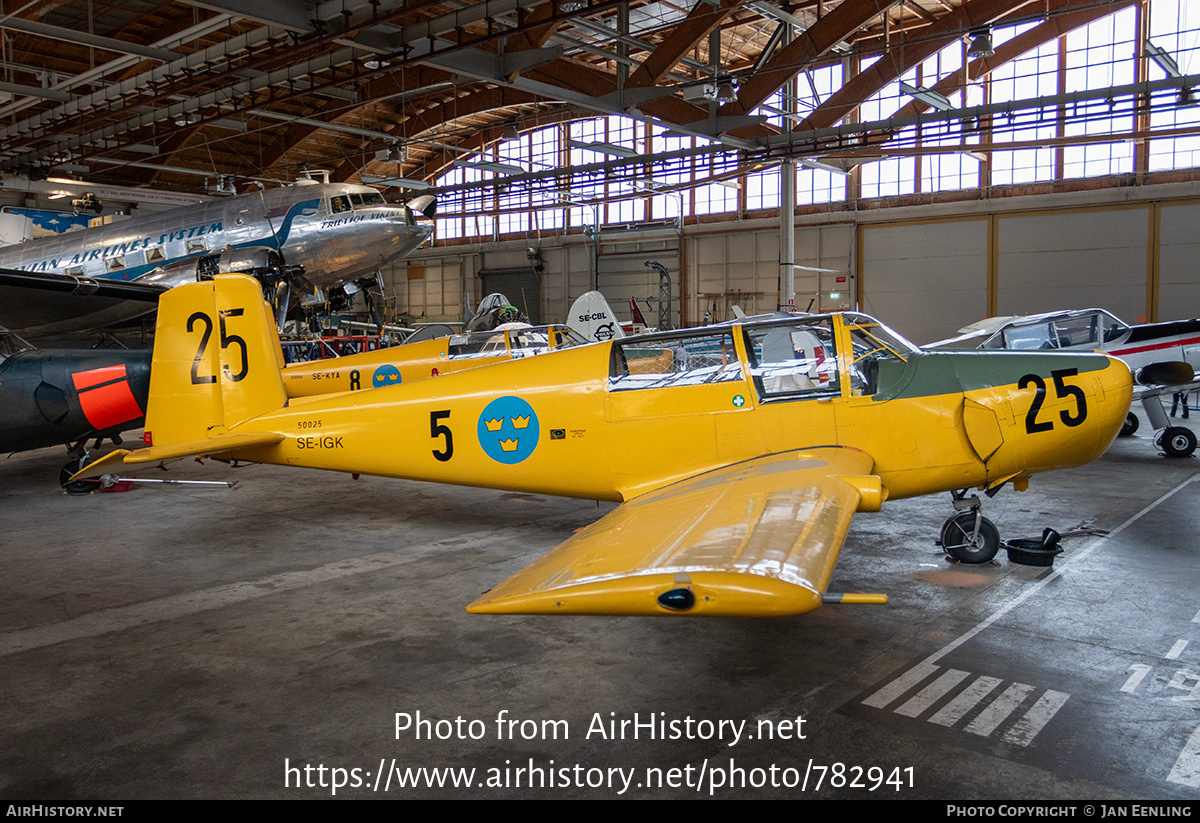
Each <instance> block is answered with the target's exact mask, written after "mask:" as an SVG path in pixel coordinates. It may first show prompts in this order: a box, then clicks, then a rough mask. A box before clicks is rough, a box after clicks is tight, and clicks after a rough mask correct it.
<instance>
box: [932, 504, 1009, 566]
mask: <svg viewBox="0 0 1200 823" xmlns="http://www.w3.org/2000/svg"><path fill="white" fill-rule="evenodd" d="M974 534H975V512H963V513H961V514H956V515H954V516H953V517H951V518H950V519H949V520H947V521H946V523H945V525H943V526H942V549H943V550H944V551H945V552H946V554H948V555H950V556H951V557H953V558H954V559H955V560H957V561H958V562H959V563H973V564H979V563H987V562H988V561H990V560H991V559H992V558H993V557H995V556H996V552H998V551H999V550H1000V531H999V529H997V528H996V524H995V523H993V522H992V521H991V520H988V519H987V518H986V517H983V518H981V519H980V521H979V537H978V538H975V539H972V537H973V535H974Z"/></svg>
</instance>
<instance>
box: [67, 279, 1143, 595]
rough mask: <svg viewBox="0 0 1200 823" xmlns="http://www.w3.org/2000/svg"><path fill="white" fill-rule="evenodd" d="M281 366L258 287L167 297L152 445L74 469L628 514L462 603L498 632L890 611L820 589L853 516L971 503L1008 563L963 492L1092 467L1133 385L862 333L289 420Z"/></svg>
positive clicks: (589, 360) (405, 398)
mask: <svg viewBox="0 0 1200 823" xmlns="http://www.w3.org/2000/svg"><path fill="white" fill-rule="evenodd" d="M281 366H282V355H281V353H280V348H279V343H278V340H277V339H276V337H275V332H274V321H273V319H272V317H271V313H270V310H269V309H268V308H267V307H266V305H265V304H264V302H263V299H262V291H261V287H260V286H259V284H258V283H257V282H256V281H254V280H253V279H251V278H248V277H244V276H241V275H226V276H218V277H216V278H215V279H214V280H212V281H206V282H199V283H194V284H189V285H186V286H181V287H178V288H175V289H172V290H171V291H169V292H167V293H166V294H164V295H163V297H162V298H161V300H160V304H159V312H158V331H157V335H156V339H155V348H154V363H153V369H152V373H151V386H150V399H149V410H148V412H147V415H146V417H147V425H146V434H145V442H146V447H145V448H141V449H138V450H136V451H125V450H118V451H114V452H112V453H110V454H109V455H107V456H106V457H105V458H102V459H101V460H99V461H97V462H96V463H94V464H92V466H90V467H89V468H88V469H86V470H85V471H84V472H81V473H80V474H95V473H97V472H98V471H100V470H101V469H102V468H103V467H104V466H105V465H107V464H109V463H111V462H114V461H119V460H124V462H125V463H131V464H144V463H158V462H160V461H164V460H173V459H178V458H184V457H188V456H193V455H210V456H214V457H216V458H218V459H222V460H238V461H252V462H262V463H273V464H279V465H285V466H306V467H310V468H319V469H330V470H334V471H342V472H360V473H364V474H376V475H385V476H390V477H404V478H410V479H416V480H429V481H435V482H441V483H457V484H462V485H474V486H487V487H492V488H501V489H511V490H515V491H524V492H534V493H545V494H558V495H568V496H573V497H581V498H594V499H600V500H610V501H614V502H617V503H619V504H620V505H618V506H617V507H616V508H615V509H614V510H613V511H612V512H610V513H609V514H608V515H606V516H605V517H602V518H601V519H600V520H598V521H597V522H596V523H594V524H593V525H591V526H589V527H588V528H586V529H583V530H581V531H579V532H578V533H576V534H575V535H574V536H573V537H571V538H570V539H568V540H567V541H566V542H565V543H563V544H562V545H560V546H559V547H558V548H556V549H555V550H553V551H552V552H550V553H549V554H547V555H545V556H544V557H542V558H540V559H539V560H537V561H536V562H534V563H533V564H531V565H530V566H528V567H526V568H525V569H523V570H522V571H520V572H518V573H517V574H516V575H514V576H513V577H512V578H510V579H509V580H507V581H505V582H503V583H501V584H500V585H499V586H497V587H496V588H495V589H493V590H492V591H490V592H489V593H487V594H486V595H484V596H483V597H482V598H480V599H479V600H477V601H476V602H474V603H472V604H471V605H470V606H469V607H468V611H472V612H485V613H541V614H637V615H666V614H683V615H709V616H718V615H719V616H731V615H732V616H747V615H754V616H765V615H785V614H799V613H802V612H807V611H809V610H811V609H814V608H816V607H817V606H819V605H820V604H821V603H822V602H823V600H824V601H830V600H833V601H840V602H860V603H862V602H885V601H886V597H883V596H882V595H869V594H861V595H860V594H847V595H828V594H826V588H827V586H828V584H829V580H830V576H831V575H832V573H833V569H834V565H835V563H836V562H837V558H838V553H839V551H840V549H841V545H842V542H843V540H844V538H845V535H846V531H847V529H848V528H849V524H850V519H851V517H852V516H853V515H854V513H855V512H872V511H878V510H879V508H880V506H881V505H882V504H883V502H884V501H885V500H887V499H889V498H901V497H909V496H913V495H919V494H928V493H931V492H943V491H951V492H955V497H956V504H957V505H956V508H965V509H966V510H964V511H960V513H959V514H957V515H955V516H954V517H952V518H951V519H950V520H949V521H947V526H946V528H945V529H944V530H943V543H945V542H946V541H947V539H948V538H949V539H950V541H951V543H954V541H955V540H957V541H958V545H957V546H953V545H951V546H947V548H948V549H949V550H950V551H951V552H952V553H954V554H956V555H957V556H959V557H960V558H962V559H965V560H968V561H971V560H973V561H981V560H984V559H990V557H991V555H992V554H994V553H995V548H996V546H995V543H996V541H998V535H997V534H996V530H995V527H994V526H991V525H990V523H987V521H986V519H984V518H982V517H981V515H980V514H979V510H978V499H977V498H974V497H972V498H971V499H969V500H968V499H967V498H966V497H965V495H966V490H967V489H969V488H970V487H978V488H980V489H983V490H985V491H988V492H989V493H990V492H994V491H996V490H998V489H999V488H1000V487H1001V486H1002V485H1003V484H1005V483H1012V484H1013V486H1014V487H1016V488H1017V489H1020V490H1023V489H1024V488H1025V486H1026V485H1027V483H1028V478H1029V477H1030V475H1032V474H1034V473H1037V472H1041V471H1048V470H1051V469H1058V468H1065V467H1069V466H1078V465H1081V464H1083V463H1087V462H1088V461H1090V460H1092V459H1094V458H1096V457H1098V456H1099V455H1100V454H1101V453H1102V452H1104V450H1105V449H1106V448H1107V447H1108V446H1109V444H1110V443H1111V442H1112V440H1113V439H1114V438H1115V437H1116V435H1117V432H1118V431H1119V430H1120V428H1121V424H1122V423H1123V421H1124V419H1125V414H1126V411H1127V410H1128V407H1129V401H1130V395H1131V390H1132V378H1131V375H1130V372H1129V369H1128V368H1127V367H1126V366H1125V365H1124V364H1123V363H1121V362H1120V361H1119V360H1116V359H1114V358H1111V357H1108V356H1106V355H1102V354H1040V353H1016V352H995V353H994V352H988V353H983V352H962V353H948V352H939V353H926V352H922V351H921V350H919V349H917V348H916V347H914V346H912V345H911V344H909V343H907V342H906V341H904V340H903V338H901V337H899V336H898V335H896V334H894V333H892V332H891V331H889V330H888V329H887V328H886V327H885V326H883V325H881V324H879V323H878V322H876V321H875V320H872V319H871V318H869V317H866V316H864V315H861V314H849V313H845V314H833V315H811V316H808V315H797V316H793V317H790V318H783V319H766V320H757V321H756V320H746V321H743V322H739V323H734V324H731V325H723V326H710V327H706V328H700V329H692V330H687V331H679V332H667V333H661V334H654V335H646V336H641V337H633V338H625V339H623V340H616V341H611V342H607V343H598V344H595V345H589V346H578V347H572V348H567V349H565V350H563V351H561V352H557V353H554V354H549V355H544V356H540V357H531V358H525V359H521V360H515V361H513V362H510V363H503V364H499V365H494V366H488V367H486V368H480V369H470V370H466V371H461V372H457V373H455V374H449V375H444V376H441V377H439V378H438V379H436V380H421V381H418V382H415V383H411V384H401V385H395V386H389V387H384V388H380V389H374V390H370V391H357V392H349V393H344V394H333V395H324V396H321V397H312V398H298V399H291V400H289V399H288V397H287V393H286V391H285V387H284V380H283V378H282V376H281ZM956 490H957V491H956ZM972 501H973V502H972ZM985 523H987V525H986V526H984V525H983V524H985Z"/></svg>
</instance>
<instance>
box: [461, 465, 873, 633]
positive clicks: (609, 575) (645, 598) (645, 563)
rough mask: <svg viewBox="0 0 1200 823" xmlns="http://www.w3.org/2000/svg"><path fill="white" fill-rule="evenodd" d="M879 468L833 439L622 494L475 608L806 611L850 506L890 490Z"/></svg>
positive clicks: (817, 601)
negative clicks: (881, 482) (620, 499)
mask: <svg viewBox="0 0 1200 823" xmlns="http://www.w3.org/2000/svg"><path fill="white" fill-rule="evenodd" d="M873 469H874V460H872V458H871V457H870V455H868V454H866V453H865V452H862V451H859V450H857V449H851V448H839V447H836V446H830V447H822V448H816V449H806V450H800V451H790V452H782V453H780V454H773V455H768V456H766V457H759V458H755V459H754V460H748V461H746V462H744V463H737V464H735V465H732V466H729V467H726V468H723V469H718V470H715V471H711V472H706V473H704V474H700V475H697V476H695V477H692V478H689V479H687V480H684V481H680V482H678V483H673V484H671V485H669V486H664V487H663V488H661V489H658V490H656V491H653V492H649V493H647V494H645V495H642V496H640V497H636V498H634V499H632V500H629V501H626V502H625V503H622V504H621V505H620V506H618V507H617V508H616V509H614V510H613V511H612V512H610V513H609V514H608V515H607V516H605V517H603V518H601V519H600V520H598V521H597V522H595V523H593V524H592V525H591V526H589V527H587V528H585V529H582V530H580V531H579V532H578V533H576V534H575V536H573V537H572V538H570V539H569V540H567V541H566V542H565V543H563V544H562V545H560V546H559V547H558V548H556V549H554V550H553V551H552V552H550V553H549V554H547V555H545V556H544V557H542V558H540V559H539V560H537V561H536V562H534V563H532V564H530V565H529V566H527V567H526V568H524V569H522V570H521V571H520V572H518V573H517V574H516V575H514V576H513V577H511V578H509V579H508V580H506V581H504V582H503V583H501V584H500V585H499V586H497V587H496V588H495V589H492V590H491V591H490V592H488V593H487V594H485V595H484V596H483V597H481V598H479V599H478V600H476V601H475V602H474V603H472V604H471V605H470V606H468V607H467V611H470V612H476V613H484V614H626V615H662V614H672V613H676V614H688V615H697V616H722V617H726V616H773V615H789V614H800V613H803V612H807V611H810V610H812V609H815V608H816V607H817V606H819V605H821V602H822V598H821V595H822V594H823V593H824V591H825V588H826V586H827V585H828V583H829V578H830V576H831V575H832V574H833V567H834V565H835V564H836V563H837V558H838V553H839V552H840V550H841V547H842V541H843V540H844V539H845V537H846V530H847V529H848V528H849V527H850V518H851V517H852V516H853V515H854V512H855V511H875V510H878V508H879V504H880V502H881V499H882V496H883V495H882V490H881V487H880V485H879V478H878V477H876V476H873V475H872V471H873ZM689 591H690V592H691V594H692V598H689V596H688V595H687V594H686V592H689ZM693 599H694V604H693V605H691V606H687V603H688V602H689V600H693ZM848 599H849V598H848ZM884 600H886V598H882V597H879V596H862V598H860V601H861V602H883V601H884Z"/></svg>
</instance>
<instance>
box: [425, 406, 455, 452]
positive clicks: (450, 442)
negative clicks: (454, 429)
mask: <svg viewBox="0 0 1200 823" xmlns="http://www.w3.org/2000/svg"><path fill="white" fill-rule="evenodd" d="M449 416H450V412H449V411H448V410H447V411H435V412H430V413H429V436H430V437H432V438H435V439H436V438H438V437H444V438H446V448H445V449H443V450H442V451H438V450H437V449H434V450H433V456H434V457H436V458H437V459H438V460H439V461H441V462H442V463H445V462H446V461H447V460H449V459H450V458H451V457H453V456H454V435H453V434H452V433H451V432H450V427H449V426H443V425H441V424H440V423H438V421H439V420H444V419H446V418H448V417H449Z"/></svg>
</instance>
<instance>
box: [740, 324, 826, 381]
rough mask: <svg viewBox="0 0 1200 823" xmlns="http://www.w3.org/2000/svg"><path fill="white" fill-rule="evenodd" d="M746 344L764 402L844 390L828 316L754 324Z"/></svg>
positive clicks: (753, 372) (747, 336)
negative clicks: (839, 375) (839, 379)
mask: <svg viewBox="0 0 1200 823" xmlns="http://www.w3.org/2000/svg"><path fill="white" fill-rule="evenodd" d="M746 344H747V347H748V349H749V351H750V358H751V364H750V376H751V377H752V378H753V379H754V385H755V387H757V389H758V394H759V397H760V398H761V399H762V400H764V401H766V400H782V399H791V400H802V399H807V398H817V397H827V396H833V395H837V394H838V393H839V392H840V391H841V386H840V384H839V381H838V363H837V346H836V345H835V344H834V336H833V327H832V321H831V319H830V318H828V317H811V318H805V319H804V320H802V321H795V320H792V321H787V322H782V323H769V324H765V325H760V326H750V327H748V328H746Z"/></svg>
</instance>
